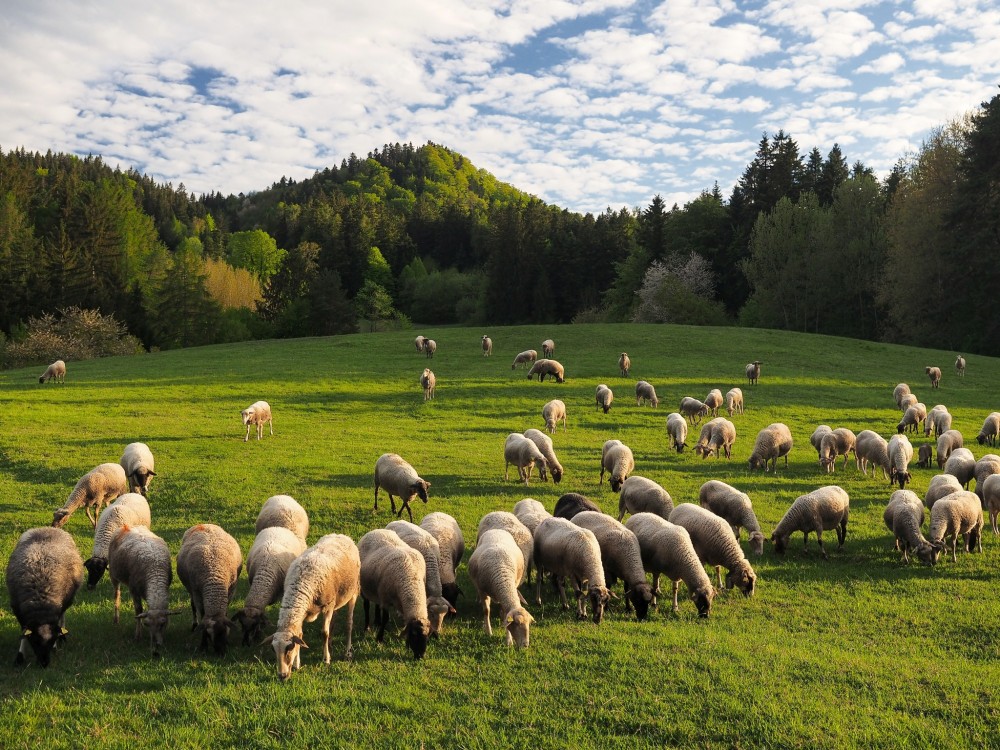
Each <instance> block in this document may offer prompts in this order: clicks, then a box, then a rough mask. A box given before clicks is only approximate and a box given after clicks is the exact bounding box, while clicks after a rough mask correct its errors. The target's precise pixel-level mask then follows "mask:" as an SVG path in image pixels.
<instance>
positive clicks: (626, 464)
mask: <svg viewBox="0 0 1000 750" xmlns="http://www.w3.org/2000/svg"><path fill="white" fill-rule="evenodd" d="M633 469H635V459H634V458H633V457H632V449H631V448H629V447H628V446H627V445H625V444H624V443H623V442H622V441H621V440H607V441H605V443H604V446H603V448H602V449H601V476H600V479H599V480H598V482H597V484H598V485H600V484H601V483H602V482H603V481H604V472H605V471H607V472H608V484H609V485H611V491H612V492H618V491H619V490H620V489H621V488H622V482H624V481H625V480H626V479H627V478H628V475H629V474H631V473H632V470H633Z"/></svg>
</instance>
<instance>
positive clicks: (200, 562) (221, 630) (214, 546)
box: [177, 523, 243, 655]
mask: <svg viewBox="0 0 1000 750" xmlns="http://www.w3.org/2000/svg"><path fill="white" fill-rule="evenodd" d="M242 570H243V553H242V552H241V551H240V545H239V543H238V542H237V541H236V540H235V539H233V538H232V537H231V536H230V535H229V534H228V533H226V531H225V530H224V529H223V528H221V527H220V526H216V525H215V524H211V523H203V524H198V525H196V526H192V527H191V528H189V529H188V530H187V531H185V532H184V536H183V538H182V539H181V547H180V550H178V552H177V577H178V578H180V579H181V583H182V584H184V588H186V589H187V590H188V593H189V594H190V595H191V613H192V614H193V615H194V625H193V627H192V630H194V629H200V630H201V648H202V649H205V648H207V647H208V644H209V643H211V644H212V647H213V648H214V649H215V652H216V653H217V654H219V655H223V654H225V653H226V645H227V644H226V642H227V640H228V638H229V629H230V628H231V627H232V626H233V622H232V620H230V619H229V617H228V614H227V610H228V608H229V603H230V602H231V601H232V600H233V595H234V594H235V593H236V582H237V580H238V579H239V577H240V571H242Z"/></svg>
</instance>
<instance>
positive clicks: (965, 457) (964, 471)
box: [944, 448, 976, 489]
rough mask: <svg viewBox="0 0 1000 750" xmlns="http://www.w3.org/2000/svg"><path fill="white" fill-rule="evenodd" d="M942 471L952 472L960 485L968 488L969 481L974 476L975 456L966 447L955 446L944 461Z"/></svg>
mask: <svg viewBox="0 0 1000 750" xmlns="http://www.w3.org/2000/svg"><path fill="white" fill-rule="evenodd" d="M944 473H945V474H952V475H953V476H954V477H955V478H956V479H957V480H958V483H959V484H960V485H962V487H964V488H965V489H969V482H971V481H972V479H973V477H975V476H976V457H975V456H973V455H972V451H970V450H969V449H968V448H956V449H955V450H953V451H952V452H951V455H950V456H948V460H947V461H945V464H944Z"/></svg>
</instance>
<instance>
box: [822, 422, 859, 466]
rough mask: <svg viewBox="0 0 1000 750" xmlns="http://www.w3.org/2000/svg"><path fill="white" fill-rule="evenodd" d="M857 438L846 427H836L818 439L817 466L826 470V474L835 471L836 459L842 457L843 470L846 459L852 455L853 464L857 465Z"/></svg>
mask: <svg viewBox="0 0 1000 750" xmlns="http://www.w3.org/2000/svg"><path fill="white" fill-rule="evenodd" d="M856 443H857V436H855V434H854V433H853V432H851V431H850V430H849V429H847V428H846V427H838V428H837V429H836V430H832V431H831V432H829V433H828V434H826V435H824V436H823V437H822V438H821V439H820V444H819V465H820V466H822V467H823V468H825V469H826V471H827V473H833V472H834V471H835V470H836V464H837V458H839V457H840V456H843V457H844V468H845V469H846V468H847V458H848V456H849V455H850V454H851V453H853V454H854V460H855V463H857V458H858V454H857V449H856V448H855V444H856Z"/></svg>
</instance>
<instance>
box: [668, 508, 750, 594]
mask: <svg viewBox="0 0 1000 750" xmlns="http://www.w3.org/2000/svg"><path fill="white" fill-rule="evenodd" d="M670 523H672V524H674V525H676V526H683V527H684V528H685V529H687V532H688V534H690V536H691V543H692V544H693V545H694V551H695V552H697V553H698V558H699V559H700V560H701V561H702V562H703V563H705V564H706V565H710V566H712V565H714V566H715V571H716V574H717V575H718V577H719V588H720V589H721V588H722V586H723V581H722V568H723V567H725V568H726V570H728V571H729V572H728V573H727V574H726V581H725V587H726V588H727V589H731V588H733V587H736V588H738V589H739V590H740V591H742V592H743V596H748V597H749V596H753V593H754V589H755V588H756V586H757V574H756V573H754V570H753V567H752V566H751V565H750V561H749V560H747V558H746V556H745V555H744V554H743V549H742V548H741V547H740V542H739V539H737V538H736V537H735V536H734V535H733V529H732V526H730V525H729V522H728V521H727V520H725V519H724V518H721V517H720V516H717V515H715V513H713V512H712V511H710V510H707V509H705V508H702V507H701V506H700V505H694V504H693V503H681V504H680V505H678V506H677V507H676V508H674V511H673V513H671V514H670Z"/></svg>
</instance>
